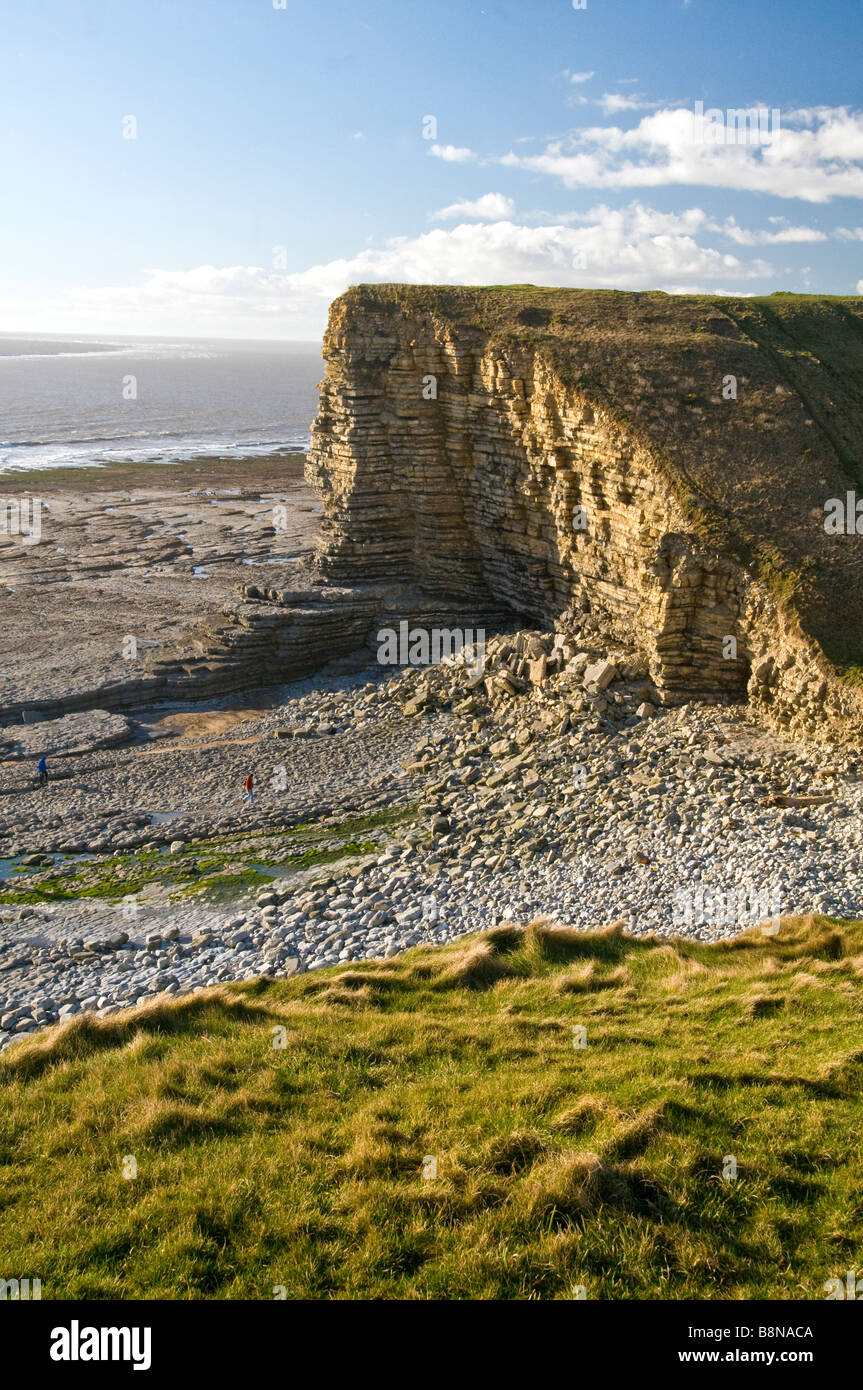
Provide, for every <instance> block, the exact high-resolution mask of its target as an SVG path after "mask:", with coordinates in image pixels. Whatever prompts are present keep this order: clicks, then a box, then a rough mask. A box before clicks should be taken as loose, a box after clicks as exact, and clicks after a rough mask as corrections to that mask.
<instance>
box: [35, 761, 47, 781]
mask: <svg viewBox="0 0 863 1390" xmlns="http://www.w3.org/2000/svg"><path fill="white" fill-rule="evenodd" d="M36 771H37V772H38V774H39V786H40V787H44V785H45V783H46V782H47V781H48V759H47V758H46V757H45V755H44V754H43V755H42V757H41V758H40V759H39V762H38V763H37V765H36Z"/></svg>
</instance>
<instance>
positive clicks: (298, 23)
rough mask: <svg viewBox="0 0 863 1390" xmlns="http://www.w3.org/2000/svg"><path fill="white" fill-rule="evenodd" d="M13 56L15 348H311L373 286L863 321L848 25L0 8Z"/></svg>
mask: <svg viewBox="0 0 863 1390" xmlns="http://www.w3.org/2000/svg"><path fill="white" fill-rule="evenodd" d="M576 2H577V3H578V0H576ZM0 33H2V44H3V74H4V77H3V83H2V88H0V167H2V171H3V177H2V183H0V188H2V197H3V203H4V206H3V214H2V217H0V331H5V332H16V333H51V332H58V333H81V334H101V333H112V334H155V335H165V336H168V335H180V336H198V337H207V336H218V337H242V338H274V339H297V340H310V339H311V340H315V339H319V338H320V336H321V334H322V332H323V329H324V327H325V325H326V317H327V310H328V306H329V304H330V302H331V300H332V299H333V298H335V296H337V295H338V294H340V293H342V292H343V290H344V289H346V288H347V286H348V285H351V284H357V283H361V282H364V281H410V282H447V283H453V284H505V283H532V284H537V285H573V286H584V287H594V286H601V287H612V288H620V289H661V290H666V291H668V292H673V293H679V292H699V293H705V292H706V293H722V294H769V293H771V292H772V291H774V290H794V291H802V292H811V293H830V294H854V293H863V203H861V200H863V92H861V86H863V78H861V74H863V7H861V4H860V0H821V3H816V2H815V0H781V3H777V0H773V3H760V2H759V0H586V3H585V4H584V6H583V7H581V8H575V5H574V4H573V0H520V3H516V0H504V3H496V0H480V3H474V0H364V3H362V4H360V3H357V0H39V3H32V4H21V3H20V0H0ZM697 103H702V104H703V106H702V108H701V109H702V110H703V111H705V112H708V111H710V112H712V113H713V114H712V115H708V116H706V117H705V118H703V119H702V120H699V119H698V116H697V109H698V108H697ZM759 108H760V109H762V110H763V113H764V114H763V116H762V119H761V125H760V127H759V128H758V129H752V128H750V129H748V130H747V128H746V120H745V119H744V118H742V117H740V116H738V117H733V116H732V117H729V116H728V112H729V111H743V112H748V111H751V110H756V111H757V110H758V109H759Z"/></svg>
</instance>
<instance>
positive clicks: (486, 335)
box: [307, 286, 863, 730]
mask: <svg viewBox="0 0 863 1390" xmlns="http://www.w3.org/2000/svg"><path fill="white" fill-rule="evenodd" d="M760 303H761V301H759V304H760ZM818 303H819V304H821V303H826V304H827V308H825V309H824V316H826V317H827V318H828V319H829V321H830V326H831V329H832V330H835V333H836V334H839V335H840V337H841V334H842V333H843V332H844V334H845V338H846V339H847V340H848V341H847V343H846V342H845V341H844V340H843V341H842V342H839V343H838V346H837V343H833V344H832V346H831V347H830V350H829V353H828V349H827V347H826V346H825V344H824V342H822V341H820V340H819V344H818V346H819V351H820V352H821V353H823V354H824V356H825V358H826V357H828V356H830V354H832V356H830V361H829V362H828V363H827V369H829V372H830V374H831V375H830V379H829V383H828V385H827V386H825V384H824V379H822V378H824V377H826V374H827V371H826V370H825V372H824V373H822V375H821V376H819V377H818V378H817V379H816V380H814V381H810V380H809V375H811V374H810V373H809V367H808V365H806V364H805V363H804V364H803V365H801V362H802V360H803V358H804V357H805V352H804V351H803V350H802V349H801V347H800V344H799V339H800V338H801V337H803V338H805V337H806V335H807V334H808V335H809V337H811V338H812V339H813V341H814V340H815V339H816V338H817V334H818V332H819V331H820V332H822V337H823V336H824V333H825V332H826V330H824V329H823V325H822V324H821V320H818V321H817V323H815V324H814V326H813V323H810V322H809V320H807V321H806V322H805V323H803V324H802V326H801V325H800V324H795V323H792V324H791V327H789V326H788V324H787V322H786V321H785V320H783V322H782V324H781V325H780V327H779V328H776V329H775V330H774V328H773V326H772V325H773V319H774V318H776V314H777V312H778V311H775V310H773V309H771V310H770V312H769V313H768V311H767V310H764V311H763V313H762V311H761V310H760V309H759V310H758V311H757V312H756V310H755V309H753V308H747V307H746V302H745V301H725V300H713V299H707V298H705V299H683V298H680V299H678V298H677V297H668V296H661V295H616V294H615V295H611V294H609V295H607V297H606V298H605V299H602V298H601V296H599V295H597V294H592V293H588V292H580V291H541V290H534V289H531V288H530V287H525V288H523V289H521V288H513V289H501V290H496V291H479V290H477V291H474V290H456V289H451V288H448V287H440V288H436V287H406V286H376V287H370V286H361V287H357V288H355V289H353V290H350V291H349V292H348V293H347V294H346V295H344V296H342V298H341V299H339V300H337V301H336V302H335V303H334V305H333V306H332V310H331V317H330V324H329V328H328V331H327V335H326V339H325V345H324V352H325V357H326V359H327V372H326V377H325V380H324V382H323V384H322V388H321V402H320V411H319V414H318V418H317V421H316V423H315V426H314V430H313V436H312V449H311V453H310V457H309V463H308V468H307V476H308V477H309V480H310V481H311V482H312V483H313V485H314V486H315V487H316V488H317V490H318V491H319V493H320V494H321V496H322V498H323V503H324V511H325V520H324V522H323V526H322V544H321V548H320V551H319V555H318V561H317V563H318V568H319V571H320V573H321V575H322V576H323V577H324V578H325V579H326V580H328V581H330V582H334V583H339V584H350V585H355V586H356V585H367V584H376V585H379V586H380V585H387V584H396V583H402V584H404V583H407V582H413V583H415V584H417V585H418V586H420V587H421V588H422V590H423V591H424V592H425V593H427V594H429V595H431V596H438V597H439V599H440V600H441V601H443V602H448V603H450V604H452V605H456V606H460V607H464V606H465V605H470V604H476V605H481V604H484V605H486V606H487V605H488V604H489V603H490V602H494V601H498V602H500V603H503V604H505V605H507V606H508V607H509V608H511V609H513V610H514V611H515V612H516V613H518V614H520V615H522V616H523V617H524V618H526V619H528V620H530V621H532V622H534V623H536V624H537V625H539V626H546V627H548V626H553V625H557V626H561V625H563V626H564V627H568V628H569V630H570V631H571V632H572V633H573V634H575V635H582V636H585V637H586V638H590V637H591V636H592V635H597V634H601V635H602V636H603V637H605V638H606V639H607V640H608V641H610V642H612V643H615V644H618V645H621V646H623V647H626V648H629V649H635V650H638V651H640V652H641V653H643V655H644V657H645V658H646V660H647V662H648V664H649V670H650V676H651V679H652V680H653V682H654V684H655V686H656V688H657V690H658V691H659V693H660V696H661V698H662V700H663V702H664V703H666V704H679V703H683V702H685V701H688V700H691V699H694V698H708V699H719V700H728V699H732V700H733V699H741V698H744V697H746V696H748V697H749V698H750V699H751V700H752V702H753V704H754V705H755V706H756V708H757V709H758V710H759V712H760V713H762V714H763V716H764V717H765V718H766V719H768V720H769V721H771V722H774V723H777V724H780V725H782V726H784V727H786V728H789V729H791V730H803V729H812V728H815V727H818V726H823V725H825V724H829V723H831V722H832V723H837V722H838V723H842V724H843V725H845V726H846V727H847V726H848V725H849V723H853V722H854V721H856V720H857V719H859V716H860V713H861V712H863V704H861V699H860V696H859V694H858V691H857V690H856V689H855V688H854V686H852V685H850V684H849V683H848V682H847V681H842V680H839V679H838V677H837V672H836V669H835V665H836V662H837V660H842V659H843V658H844V660H845V661H846V662H847V661H848V660H851V661H854V660H855V658H856V656H857V654H858V653H863V613H858V612H857V611H856V609H855V608H854V604H853V602H852V604H851V608H852V612H853V618H851V619H850V621H849V622H847V623H845V624H842V625H837V623H836V622H835V609H834V610H833V611H832V613H831V604H830V602H829V595H830V593H831V592H832V591H842V592H847V593H848V594H849V596H852V597H853V598H854V599H856V598H860V599H861V602H863V572H861V568H863V567H861V565H860V563H859V560H858V559H857V558H856V556H853V555H851V554H850V553H849V550H848V548H847V547H843V546H842V545H841V544H839V545H837V544H835V543H834V544H831V543H830V542H835V540H836V538H833V537H827V536H826V535H825V532H824V527H823V524H822V522H823V511H821V510H819V506H821V505H822V504H823V502H824V500H826V497H827V496H830V495H840V493H842V492H844V489H845V487H846V485H847V483H848V477H849V470H851V472H853V470H854V469H855V468H857V466H858V464H859V471H860V476H861V478H863V456H861V454H860V447H859V443H856V442H855V441H854V439H853V438H852V435H853V431H852V430H850V429H849V426H848V420H849V418H850V419H852V420H853V418H855V411H856V412H857V414H858V415H859V417H860V425H861V427H863V398H861V396H860V393H859V390H858V389H857V388H856V387H854V386H853V384H852V381H851V374H850V371H849V366H853V365H854V361H856V360H857V359H859V361H860V365H861V366H863V349H861V343H863V331H861V330H863V313H861V302H860V301H849V303H850V305H851V307H850V308H848V307H846V306H845V303H844V302H843V306H842V309H841V312H840V310H839V309H838V308H837V309H836V310H835V313H834V311H833V308H832V307H831V306H832V301H831V302H821V301H818ZM597 304H598V305H599V307H598V308H597ZM813 312H814V311H813ZM747 314H748V315H749V317H748V318H747V317H746V316H747ZM759 315H760V317H759ZM771 315H772V316H773V317H772V318H771ZM787 317H788V316H787V315H786V319H787ZM846 320H850V321H851V327H847V326H846ZM783 333H785V334H786V337H787V340H788V347H787V348H783V347H782V342H784V339H782V334H783ZM794 334H796V337H795V336H794ZM831 342H832V340H831ZM837 342H838V340H837ZM777 344H778V345H777ZM651 345H652V346H653V349H654V350H653V353H652V356H651V355H650V350H651ZM783 351H785V352H786V355H787V356H788V358H789V360H790V361H791V366H786V364H785V363H784V361H783V359H782V356H781V353H782V352H783ZM848 353H850V355H851V358H852V359H853V361H852V362H851V363H850V364H845V365H843V360H844V359H843V354H848ZM729 374H731V375H732V376H733V377H734V380H735V383H736V385H735V389H736V390H737V391H738V393H739V394H738V398H737V399H736V400H734V401H730V400H725V399H723V396H722V383H723V381H724V380H726V378H728V376H729ZM689 387H696V388H698V389H696V390H687V389H686V388H689ZM831 393H832V394H831ZM690 397H691V399H690ZM831 399H833V400H834V403H836V402H839V403H841V404H842V406H843V411H844V414H843V418H842V421H841V423H840V424H839V425H835V424H833V423H831V419H830V412H829V409H828V406H829V403H830V400H831ZM783 450H784V451H786V453H785V457H783ZM792 450H793V451H794V452H793V458H792ZM855 450H856V452H855ZM762 485H764V486H766V487H768V488H770V489H773V498H772V500H773V505H774V512H773V513H772V516H769V517H768V516H765V515H763V514H762V511H761V510H760V508H761V507H762V506H763V501H764V499H763V495H762V491H763V488H762ZM831 489H832V492H831ZM861 493H863V488H861ZM771 522H772V524H770V523H771ZM812 557H816V558H815V559H814V560H813V558H812ZM813 576H816V578H815V580H814V581H813ZM771 579H774V580H775V581H776V582H774V583H771V582H770V581H771ZM798 581H799V582H798ZM783 587H784V588H786V589H790V590H791V591H795V590H796V592H792V596H793V602H792V601H790V600H789V596H788V594H787V593H783ZM828 654H829V655H828ZM829 656H833V658H834V660H833V661H831V660H830V659H829Z"/></svg>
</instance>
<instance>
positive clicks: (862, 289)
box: [857, 280, 863, 294]
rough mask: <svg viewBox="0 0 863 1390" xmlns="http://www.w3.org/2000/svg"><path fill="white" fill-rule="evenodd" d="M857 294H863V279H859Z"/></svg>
mask: <svg viewBox="0 0 863 1390" xmlns="http://www.w3.org/2000/svg"><path fill="white" fill-rule="evenodd" d="M857 294H863V280H858V281H857Z"/></svg>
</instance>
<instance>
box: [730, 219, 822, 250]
mask: <svg viewBox="0 0 863 1390" xmlns="http://www.w3.org/2000/svg"><path fill="white" fill-rule="evenodd" d="M767 220H768V222H775V223H780V222H784V218H781V217H769V218H768V219H767ZM718 230H720V231H722V232H723V233H724V235H725V236H727V237H730V238H731V240H732V241H736V242H737V244H738V246H782V245H786V244H789V243H795V242H808V241H827V233H826V232H821V231H819V230H818V228H817V227H791V226H787V225H785V226H781V227H780V228H779V230H778V231H776V232H767V231H747V230H746V228H744V227H738V225H737V222H736V221H735V219H734V218H733V217H728V218H726V220H725V222H724V223H723V224H722V226H721V227H720V228H718Z"/></svg>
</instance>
